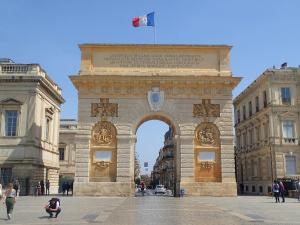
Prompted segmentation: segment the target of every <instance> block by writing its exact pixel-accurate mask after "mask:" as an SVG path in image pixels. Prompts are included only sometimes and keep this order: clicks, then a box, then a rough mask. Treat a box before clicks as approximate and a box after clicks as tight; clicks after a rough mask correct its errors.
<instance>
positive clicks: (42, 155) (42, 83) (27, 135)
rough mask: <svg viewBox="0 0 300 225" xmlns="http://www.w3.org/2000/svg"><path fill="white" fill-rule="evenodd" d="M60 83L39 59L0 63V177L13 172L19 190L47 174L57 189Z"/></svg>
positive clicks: (10, 176)
mask: <svg viewBox="0 0 300 225" xmlns="http://www.w3.org/2000/svg"><path fill="white" fill-rule="evenodd" d="M63 102H64V99H63V98H62V96H61V89H60V88H59V87H58V86H57V85H56V84H55V83H54V82H53V81H52V80H51V79H50V78H49V77H48V75H47V74H46V72H45V71H44V70H43V69H42V68H41V66H40V65H38V64H15V63H13V62H12V61H11V60H3V59H2V60H1V63H0V167H1V183H2V184H4V185H6V184H7V183H8V182H11V181H12V180H13V179H16V178H18V179H19V181H20V183H21V194H22V195H25V194H32V193H34V189H35V186H36V184H37V182H38V181H40V180H44V181H45V180H47V179H49V180H50V182H51V190H50V192H51V193H57V191H58V173H59V161H58V138H59V137H58V132H59V119H60V105H61V104H62V103H63Z"/></svg>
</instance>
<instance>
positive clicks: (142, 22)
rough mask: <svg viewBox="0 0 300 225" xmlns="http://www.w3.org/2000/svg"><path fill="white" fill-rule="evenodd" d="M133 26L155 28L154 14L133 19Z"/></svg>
mask: <svg viewBox="0 0 300 225" xmlns="http://www.w3.org/2000/svg"><path fill="white" fill-rule="evenodd" d="M132 26H134V27H140V26H152V27H154V12H152V13H149V14H147V15H144V16H139V17H135V18H133V19H132Z"/></svg>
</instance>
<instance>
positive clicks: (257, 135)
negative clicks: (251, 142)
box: [255, 127, 260, 143]
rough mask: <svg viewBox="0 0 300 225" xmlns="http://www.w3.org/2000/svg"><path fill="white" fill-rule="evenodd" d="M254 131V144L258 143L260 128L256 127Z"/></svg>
mask: <svg viewBox="0 0 300 225" xmlns="http://www.w3.org/2000/svg"><path fill="white" fill-rule="evenodd" d="M255 131H256V142H257V143H259V142H260V127H256V128H255Z"/></svg>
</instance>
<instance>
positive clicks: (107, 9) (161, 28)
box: [0, 0, 300, 158]
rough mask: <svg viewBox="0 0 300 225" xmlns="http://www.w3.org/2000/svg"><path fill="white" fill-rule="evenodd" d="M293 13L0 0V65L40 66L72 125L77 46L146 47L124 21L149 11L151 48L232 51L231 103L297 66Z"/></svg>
mask: <svg viewBox="0 0 300 225" xmlns="http://www.w3.org/2000/svg"><path fill="white" fill-rule="evenodd" d="M299 10H300V1H299V0H285V1H281V0H244V1H241V0H226V1H222V0H184V1H182V0H181V1H179V0H172V1H171V0H164V1H158V0H152V1H148V0H144V1H140V0H139V1H137V0H126V1H121V0H109V1H99V0H80V1H79V0H51V1H50V0H48V1H47V0H44V1H40V0H0V23H1V25H0V58H11V59H12V60H14V61H15V62H16V63H38V64H40V65H41V66H42V67H43V68H44V69H45V70H46V72H47V73H48V74H49V75H50V77H51V78H52V79H53V80H54V81H55V82H56V83H57V84H58V85H59V86H60V87H61V88H62V94H63V97H64V98H65V100H66V103H65V104H64V105H63V106H62V113H61V118H77V91H76V89H75V88H74V87H73V85H72V83H71V82H70V79H69V76H70V75H76V74H77V73H78V71H79V66H80V51H79V48H78V44H82V43H112V44H153V29H152V27H141V28H134V27H132V25H131V20H132V18H133V17H137V16H142V15H145V14H147V13H150V12H152V11H155V24H156V43H157V44H227V45H232V46H233V48H232V51H231V69H232V73H233V75H234V76H239V77H243V80H242V81H241V83H240V84H239V86H238V87H237V88H236V89H235V90H234V91H233V96H236V95H238V94H239V93H240V92H241V91H242V90H243V89H245V88H246V87H247V86H248V85H249V84H250V83H251V82H253V81H254V80H255V79H256V78H257V77H258V76H259V75H260V74H261V73H262V72H263V71H265V70H266V69H267V68H270V67H273V65H275V66H276V67H280V65H281V64H282V63H283V62H287V63H288V65H289V66H294V67H298V65H300V57H299V52H300V42H299V40H300V29H299V27H300V13H299ZM149 126H150V125H149ZM140 129H141V131H138V132H142V130H143V129H145V130H146V131H145V132H146V134H148V136H149V134H150V133H153V131H155V132H156V131H157V129H158V128H157V127H155V126H154V127H151V126H150V128H149V127H148V126H146V125H145V128H143V125H142V126H141V127H140ZM166 130H167V129H166ZM160 131H161V135H163V133H164V132H165V130H164V128H163V127H162V128H161V129H160ZM145 136H147V135H145ZM158 142H161V140H160V141H158ZM155 157H156V156H155ZM155 157H154V158H155Z"/></svg>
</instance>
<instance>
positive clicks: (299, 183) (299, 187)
mask: <svg viewBox="0 0 300 225" xmlns="http://www.w3.org/2000/svg"><path fill="white" fill-rule="evenodd" d="M296 189H297V192H298V201H300V180H299V179H298V181H297V182H296Z"/></svg>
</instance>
